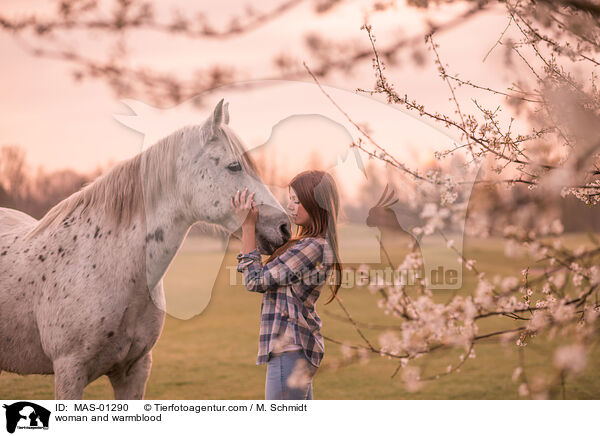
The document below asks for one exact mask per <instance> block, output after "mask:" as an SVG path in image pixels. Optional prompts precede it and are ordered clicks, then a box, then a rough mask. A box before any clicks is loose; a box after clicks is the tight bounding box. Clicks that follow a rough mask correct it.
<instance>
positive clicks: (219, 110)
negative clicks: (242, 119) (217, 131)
mask: <svg viewBox="0 0 600 436" xmlns="http://www.w3.org/2000/svg"><path fill="white" fill-rule="evenodd" d="M223 102H224V99H221V101H220V102H218V103H217V105H216V106H215V110H214V111H213V116H212V124H213V126H214V127H219V126H220V125H221V124H223V118H224V116H223Z"/></svg>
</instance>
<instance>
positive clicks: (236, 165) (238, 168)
mask: <svg viewBox="0 0 600 436" xmlns="http://www.w3.org/2000/svg"><path fill="white" fill-rule="evenodd" d="M227 169H228V170H229V171H234V172H235V171H241V170H242V166H241V165H240V163H239V162H234V163H232V164H229V165H227Z"/></svg>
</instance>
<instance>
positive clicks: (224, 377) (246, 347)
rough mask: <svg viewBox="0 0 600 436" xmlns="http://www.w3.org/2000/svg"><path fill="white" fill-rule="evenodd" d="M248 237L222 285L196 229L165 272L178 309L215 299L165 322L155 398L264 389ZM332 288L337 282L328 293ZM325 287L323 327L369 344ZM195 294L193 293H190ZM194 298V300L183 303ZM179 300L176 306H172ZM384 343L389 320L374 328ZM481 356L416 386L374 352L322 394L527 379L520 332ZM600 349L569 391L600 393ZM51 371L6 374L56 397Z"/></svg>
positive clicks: (478, 395)
mask: <svg viewBox="0 0 600 436" xmlns="http://www.w3.org/2000/svg"><path fill="white" fill-rule="evenodd" d="M567 240H568V243H570V244H571V243H572V244H579V243H582V242H584V241H585V237H584V236H582V235H573V236H568V237H567ZM237 250H238V246H237V245H235V243H233V242H232V243H231V245H230V249H229V251H228V253H227V255H226V258H225V260H224V262H223V264H222V265H221V269H220V272H219V274H218V276H217V281H216V285H215V287H214V290H213V292H212V295H208V294H206V293H203V294H202V293H200V295H199V294H197V293H196V294H195V293H194V292H195V290H196V289H197V288H198V281H201V280H202V279H203V275H204V274H207V272H206V271H203V268H206V266H204V265H205V262H203V259H205V258H206V256H207V254H206V253H203V252H202V251H201V250H200V249H199V242H198V240H195V239H193V238H188V240H187V241H186V242H185V244H184V246H183V247H182V250H181V251H180V252H179V254H178V256H177V258H176V259H175V261H174V264H173V265H172V267H171V269H170V270H169V272H168V274H167V276H166V278H165V291H166V295H167V304H168V307H169V311H170V312H171V313H177V314H178V315H179V316H180V317H181V314H184V313H187V314H188V315H191V314H193V313H194V310H196V311H200V309H201V308H204V307H205V309H204V310H203V311H202V312H201V313H200V314H199V315H197V316H193V317H191V318H190V319H187V320H183V319H178V318H176V317H173V316H167V320H166V323H165V328H164V330H163V333H162V336H161V338H160V339H159V342H158V344H157V346H156V347H155V349H154V352H153V356H154V363H153V367H152V374H151V376H150V380H149V382H148V386H147V390H146V398H148V399H264V378H265V370H266V366H257V365H255V363H254V362H255V359H256V352H257V343H258V326H259V310H260V302H261V295H260V294H254V293H250V292H248V291H246V290H245V289H244V288H243V287H242V286H241V285H237V286H230V285H229V280H230V271H229V270H228V269H227V268H226V267H227V266H228V265H229V266H234V265H236V261H235V254H236V252H237ZM465 251H466V253H467V257H474V258H476V259H477V267H478V268H479V269H480V270H481V271H486V272H487V273H488V275H492V276H493V275H494V274H511V275H514V276H517V277H520V270H521V268H522V267H523V265H524V263H523V262H524V260H522V261H521V262H519V261H518V260H507V259H505V258H504V256H503V246H502V244H501V243H500V242H499V241H495V240H467V241H466V243H465ZM474 284H475V277H474V276H473V275H472V273H470V272H468V271H466V270H465V271H464V276H463V287H462V289H461V290H459V291H458V293H459V294H466V293H468V292H470V291H472V289H473V286H474ZM328 295H329V290H326V291H325V292H324V296H328ZM340 295H341V296H342V298H343V300H344V303H345V304H346V306H347V307H348V308H349V309H350V311H351V313H352V314H353V315H354V317H355V318H356V319H357V320H358V321H361V322H370V323H376V324H380V325H381V324H385V325H389V324H390V323H394V322H395V319H393V318H390V317H386V316H384V315H383V314H382V312H381V310H380V309H378V308H377V300H378V297H377V296H375V295H371V294H370V293H369V292H368V291H367V290H366V289H364V288H353V289H342V290H340ZM436 295H437V296H438V297H439V298H440V299H441V300H446V299H448V298H449V297H451V296H452V295H453V292H450V291H440V292H439V293H437V294H436ZM324 296H322V297H321V302H320V303H319V304H318V305H317V310H318V312H319V314H320V315H321V318H322V319H323V334H324V335H326V336H329V337H332V338H335V339H338V340H343V341H348V343H353V344H360V343H361V342H360V338H359V337H358V336H357V334H356V332H354V330H353V329H352V327H351V326H350V325H349V324H348V323H346V322H344V321H341V320H340V319H339V318H338V317H339V316H341V315H342V311H341V309H340V308H339V307H337V306H336V305H335V303H332V304H330V305H328V306H323V305H322V302H324V301H325V298H324ZM186 299H189V300H186ZM186 302H187V303H189V304H188V306H189V310H188V312H185V311H184V310H183V309H182V308H184V307H185V306H186ZM171 308H174V309H173V310H171ZM511 323H515V321H511V320H506V319H493V320H492V319H489V320H487V322H486V323H485V324H480V334H481V333H485V332H487V331H491V329H492V328H494V327H497V326H505V327H506V326H511V325H518V324H511ZM365 332H366V333H367V336H368V337H369V339H370V340H371V341H372V342H373V343H374V344H378V341H377V337H378V335H379V334H380V332H381V331H380V330H371V331H365ZM325 345H326V355H325V359H324V361H323V362H324V364H325V363H326V362H327V361H329V362H332V361H334V360H335V359H338V358H339V357H340V356H341V353H340V347H339V346H338V345H336V344H333V343H329V342H326V344H325ZM462 351H463V350H447V351H438V352H435V353H434V354H432V355H430V356H426V357H423V358H422V359H419V360H418V361H417V362H418V365H419V366H420V367H421V373H422V375H423V376H425V377H427V376H428V375H433V374H436V373H438V372H443V369H444V368H446V366H447V365H449V364H452V365H455V364H456V363H457V356H458V355H459V354H460V353H461V352H462ZM475 351H476V354H477V357H476V358H475V359H468V360H467V362H466V363H465V364H464V365H463V366H462V368H461V371H460V372H459V373H453V374H450V375H448V376H444V377H441V378H440V379H439V380H434V381H429V382H426V383H425V384H424V386H423V388H422V389H421V390H420V391H418V392H416V393H410V392H407V391H406V390H405V389H404V387H403V384H402V382H401V379H400V377H399V376H396V377H394V378H391V375H392V374H393V373H394V371H395V369H396V367H397V364H398V362H397V360H390V359H388V358H383V357H380V356H378V355H372V356H371V358H370V362H369V363H368V364H367V365H360V364H354V365H351V366H346V367H343V368H340V369H337V370H335V371H334V370H332V369H330V368H328V367H327V365H324V366H323V367H322V368H321V369H319V372H318V373H317V376H316V378H315V380H314V382H313V386H314V396H315V399H517V398H519V396H518V394H517V385H516V384H515V383H513V382H512V380H511V376H512V372H513V370H514V368H516V367H517V366H519V354H518V352H517V347H516V345H515V344H514V341H511V342H510V343H508V344H503V343H501V342H500V341H499V340H498V339H494V338H491V339H489V340H488V341H487V342H484V343H478V344H477V345H476V346H475ZM524 356H525V369H526V371H527V373H528V375H529V376H531V375H534V374H539V375H544V374H549V371H550V369H551V365H552V352H551V348H550V346H549V344H548V343H547V342H546V341H545V340H544V338H543V337H538V338H535V339H534V340H532V341H531V343H530V345H528V346H527V347H526V348H525V351H524ZM599 362H600V351H599V350H597V349H596V350H594V351H593V353H592V354H591V356H590V359H589V361H588V365H587V368H586V370H585V371H584V372H583V373H582V374H580V375H578V376H577V377H576V378H567V380H566V384H565V386H566V398H567V399H598V398H600V367H599V365H598V363H599ZM52 397H53V378H52V377H51V376H38V375H29V376H19V375H15V374H7V373H2V375H0V398H2V399H23V398H27V399H52ZM84 398H85V399H111V398H112V390H111V387H110V384H109V382H108V379H107V378H106V377H102V378H100V379H98V380H96V381H95V382H93V383H92V384H91V385H89V386H88V387H87V388H86V390H85V393H84Z"/></svg>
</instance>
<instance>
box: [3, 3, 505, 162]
mask: <svg viewBox="0 0 600 436" xmlns="http://www.w3.org/2000/svg"><path fill="white" fill-rule="evenodd" d="M44 3H45V2H42V1H34V0H27V1H22V0H18V1H16V0H15V1H12V2H11V1H9V2H3V4H2V6H1V7H0V10H1V11H2V12H4V13H12V14H15V13H19V11H26V10H31V11H33V10H35V11H38V10H40V9H39V8H40V7H41V6H42V5H44ZM178 3H181V2H178ZM202 3H204V4H203V5H202V6H201V7H200V8H199V9H200V10H203V11H204V12H205V13H206V14H207V15H209V16H211V17H214V20H215V22H218V21H219V20H223V19H225V18H226V17H227V16H230V14H231V13H232V12H233V11H235V12H236V13H237V11H240V10H243V9H242V7H243V5H245V4H246V2H240V1H235V0H228V1H226V2H219V4H218V6H217V5H215V4H214V3H213V2H210V3H209V2H202ZM370 3H372V2H359V1H356V2H349V3H348V4H345V5H342V6H340V7H338V8H336V10H335V11H334V13H331V14H327V15H324V16H316V15H315V14H314V13H313V11H312V9H311V6H310V5H311V4H309V3H304V4H301V5H299V6H297V7H296V8H294V9H293V10H291V11H289V12H288V13H287V14H285V15H284V16H283V17H281V18H280V19H278V20H277V21H275V22H272V23H270V24H268V25H266V26H265V27H263V28H260V29H258V30H256V31H253V32H251V33H249V34H247V35H245V36H243V37H240V38H232V39H227V40H224V41H189V40H187V39H185V38H181V37H177V38H171V39H168V38H166V37H165V36H164V35H161V34H157V33H152V32H138V33H137V34H132V37H131V38H130V47H132V49H133V50H132V51H133V53H134V56H135V58H134V59H135V62H139V63H143V64H145V65H152V66H154V67H157V68H163V69H166V70H173V71H183V72H185V71H193V70H194V69H197V68H203V67H205V66H208V65H211V64H213V63H215V62H219V63H221V64H232V65H235V66H237V67H238V68H240V70H243V71H248V72H249V73H248V76H247V77H246V78H247V79H251V78H252V79H261V78H266V77H273V76H274V75H276V71H274V70H273V69H272V66H271V65H272V64H271V59H272V57H273V56H274V55H277V54H279V53H281V52H289V53H291V54H294V55H296V56H297V57H298V58H299V59H301V60H305V61H307V63H308V64H309V65H310V64H311V60H310V57H309V56H308V55H307V53H306V52H305V51H304V49H303V45H302V38H303V36H304V35H305V34H306V33H307V32H309V31H315V32H319V33H322V34H323V36H325V37H327V38H331V39H334V40H337V41H343V40H351V41H359V42H360V43H366V42H367V37H366V34H365V33H364V31H361V30H360V26H361V24H362V22H363V13H362V10H364V9H365V8H366V7H367V6H368V5H369V4H370ZM45 4H46V5H47V3H45ZM171 4H172V3H169V5H171ZM270 4H278V2H276V1H275V2H264V7H265V8H267V7H268V6H269V5H270ZM262 5H263V3H262V2H261V7H263V6H262ZM46 7H47V6H46ZM458 7H459V8H460V5H459V6H458ZM168 8H171V6H169V7H168ZM168 8H166V7H165V9H166V10H167V11H168V10H169V9H168ZM452 10H454V11H455V10H456V6H455V5H454V6H444V7H442V8H441V9H436V8H432V9H431V10H430V12H429V16H430V17H434V18H435V19H444V17H445V16H447V15H448V13H449V11H452ZM7 11H8V12H7ZM424 17H425V14H424V12H422V11H419V10H416V9H414V8H405V7H398V9H397V10H396V11H391V12H388V13H386V14H383V15H382V14H379V15H376V16H374V17H373V20H372V21H371V23H372V24H373V27H374V31H375V32H376V34H377V37H378V43H379V44H380V45H381V46H384V45H385V42H386V41H388V40H389V36H390V35H391V34H393V32H397V31H398V30H399V29H402V31H403V32H404V33H405V34H406V35H407V36H410V35H413V34H418V32H421V31H422V28H423V25H422V23H423V18H424ZM506 23H507V19H506V17H505V16H504V14H503V13H502V12H501V11H495V12H494V11H492V12H486V13H484V14H482V15H481V16H480V17H479V18H476V19H473V20H471V21H469V22H467V23H465V24H463V25H462V26H461V27H459V28H457V29H455V30H452V31H450V32H446V33H443V34H440V35H439V36H437V37H436V41H437V43H438V44H440V45H441V48H440V54H441V55H442V56H443V58H444V60H445V62H448V63H450V65H451V68H450V71H452V72H460V73H461V77H463V78H469V79H472V80H473V81H474V82H479V83H484V84H486V86H492V87H500V88H501V87H503V86H504V87H506V86H508V85H510V83H506V77H505V76H504V74H503V73H502V68H501V65H502V62H503V52H502V51H501V48H499V49H496V50H497V51H496V52H495V53H494V54H493V55H492V56H490V57H489V58H488V59H487V61H486V62H485V63H483V62H482V59H483V58H484V56H485V54H486V52H487V51H488V50H489V49H490V48H491V47H492V46H493V44H494V43H495V41H496V39H497V38H498V36H499V35H500V33H501V32H502V30H503V29H504V27H505V26H506ZM77 41H78V46H81V47H84V48H85V49H86V51H87V52H93V50H97V49H98V47H99V44H98V43H97V42H93V41H86V40H85V38H81V39H77ZM0 55H1V56H2V59H4V60H5V62H3V69H2V70H3V71H2V81H1V82H0V95H2V99H0V114H1V116H0V146H1V145H4V144H19V145H21V146H22V147H24V148H25V149H26V150H27V159H28V162H29V163H30V164H32V165H33V166H34V167H35V166H37V165H43V166H45V167H46V168H49V169H57V168H63V167H72V168H75V169H78V170H81V171H89V170H92V169H94V168H96V167H97V166H98V165H102V166H106V165H107V163H108V162H109V161H110V160H113V161H119V160H123V159H127V158H129V157H132V156H134V155H135V154H136V153H138V152H139V151H140V150H141V149H142V144H143V137H142V135H141V134H140V133H138V132H136V131H134V130H132V129H129V128H127V127H125V126H123V125H122V124H120V123H119V122H118V121H116V120H115V118H114V115H115V114H128V113H130V112H129V111H128V110H127V108H126V107H125V106H124V105H123V104H122V103H120V101H119V100H120V99H119V98H118V97H116V96H115V95H114V93H113V92H112V90H111V89H109V88H108V86H106V85H105V84H104V83H102V82H99V81H91V80H90V81H85V82H83V83H75V82H73V80H72V79H71V77H72V75H71V73H72V69H71V67H70V66H69V65H66V64H64V63H62V62H60V61H55V60H48V59H40V58H35V57H33V56H31V55H29V54H27V53H26V52H25V51H23V50H22V49H21V48H20V47H19V45H18V44H16V43H15V41H14V40H13V38H12V37H11V36H10V35H8V34H6V33H0ZM410 55H411V51H404V52H401V60H402V64H403V66H402V67H401V68H390V69H388V76H389V78H390V79H391V80H392V81H393V82H394V83H395V84H396V89H397V90H398V91H399V92H400V93H401V94H404V93H408V94H409V95H410V96H412V97H414V98H416V99H417V100H419V101H420V102H421V103H424V104H425V105H427V106H428V107H430V108H431V109H432V110H437V111H447V112H451V110H452V109H451V105H450V103H449V102H448V95H449V94H448V91H447V87H446V84H445V83H443V82H442V81H441V80H440V79H439V78H438V77H437V76H436V70H435V68H434V65H433V63H432V62H429V63H428V65H427V67H426V68H425V69H420V68H418V67H417V66H416V65H415V64H414V62H412V61H410ZM373 81H374V80H373V73H372V70H371V67H370V62H365V63H364V65H363V66H361V67H360V68H359V69H357V72H356V74H355V75H354V76H350V77H345V76H342V75H339V74H338V75H334V76H332V77H330V78H327V79H326V80H324V83H325V84H327V85H329V86H331V87H334V88H339V89H345V90H348V91H353V90H354V89H355V88H357V87H363V88H369V87H371V86H372V84H373ZM302 89H304V88H302V86H300V85H298V86H297V85H294V84H291V85H290V86H289V87H288V88H286V90H284V91H276V92H275V93H274V92H271V91H269V90H268V89H267V90H266V91H265V92H264V93H262V94H261V93H260V92H255V93H254V94H253V95H252V97H247V96H246V97H245V96H244V95H240V94H236V93H229V92H222V93H221V92H217V93H214V94H213V96H212V97H211V98H212V100H214V102H216V101H217V100H218V99H219V98H220V97H221V96H224V97H226V98H227V99H228V100H231V101H232V104H231V111H232V126H233V127H234V129H236V131H238V133H239V134H240V136H241V137H242V139H243V140H244V141H245V142H246V144H248V145H249V146H250V147H253V146H256V145H258V144H261V143H263V142H264V141H266V140H268V139H269V134H270V129H271V128H272V125H273V124H271V125H269V123H271V122H272V123H275V122H277V121H279V120H281V119H282V118H285V117H286V116H289V115H291V113H290V110H299V109H297V107H298V106H297V105H296V103H298V102H300V101H302V99H303V98H305V96H304V93H303V91H302ZM278 92H281V93H282V94H280V95H285V96H286V98H288V99H289V100H290V101H292V102H293V103H294V104H292V105H291V106H290V105H288V104H284V103H283V102H279V103H278V101H277V96H278V94H277V93H278ZM268 95H270V96H268ZM471 96H472V93H471V92H470V91H469V92H468V93H467V92H464V93H462V96H461V95H460V90H459V97H464V98H466V103H465V104H469V100H468V98H470V97H471ZM244 99H245V100H244ZM208 100H209V103H210V104H213V101H212V100H211V99H208ZM234 101H237V102H239V103H237V107H236V104H234ZM501 101H502V100H497V103H500V102H501ZM315 104H316V105H317V106H314V105H313V106H310V105H309V106H306V107H307V108H308V109H307V110H308V111H309V112H308V113H310V112H314V113H319V112H321V109H322V111H325V112H326V111H331V107H330V106H329V105H328V104H327V103H326V101H325V100H323V101H321V102H317V103H315ZM267 105H268V107H269V110H268V111H267V110H266V109H265V108H266V106H267ZM363 106H364V104H363V97H360V98H356V99H348V100H347V101H346V102H345V109H347V110H348V111H349V113H351V114H353V115H354V116H356V117H357V118H358V119H357V121H363V122H368V123H375V124H376V123H377V121H378V120H379V121H381V119H382V118H385V117H389V120H388V121H389V122H387V124H386V123H383V124H382V127H381V129H380V131H378V132H376V135H378V136H377V138H378V140H379V141H381V142H382V143H384V144H387V145H389V146H390V147H391V148H392V150H394V151H397V152H398V153H399V155H400V156H402V157H407V159H409V160H412V163H415V165H417V164H423V163H424V162H427V161H430V160H431V152H432V150H433V149H435V148H439V147H440V146H447V145H448V143H449V142H451V139H448V138H447V137H445V136H444V135H441V134H440V132H439V127H436V126H433V127H432V125H428V124H425V123H423V122H422V121H419V120H418V119H416V118H415V117H414V116H413V115H407V114H405V113H402V112H393V113H392V114H391V115H389V114H388V115H377V116H376V117H374V118H373V119H369V117H370V114H371V113H372V112H369V113H365V112H364V111H361V107H363ZM315 107H318V108H319V109H318V110H317V109H314V108H315ZM255 108H256V109H255ZM294 108H296V109H294ZM207 109H208V108H207ZM257 112H259V113H260V114H263V113H264V114H266V113H267V112H268V113H269V115H268V116H266V115H265V116H264V117H263V118H260V117H259V118H257V116H256V113H257ZM333 112H335V111H332V112H331V113H333ZM388 112H389V111H388ZM386 113H387V112H386ZM382 114H383V112H382ZM207 115H208V113H207V112H206V111H204V112H202V111H199V112H198V121H201V120H203V119H204V118H205V117H206V116H207ZM258 119H260V121H257V120H258ZM176 127H178V126H174V128H176ZM351 133H352V132H351ZM439 138H444V139H443V140H440V139H439ZM394 147H396V148H394ZM294 149H295V147H294V146H293V145H292V144H290V151H294ZM282 158H283V159H286V157H285V156H282ZM287 159H288V160H289V157H288V158H287Z"/></svg>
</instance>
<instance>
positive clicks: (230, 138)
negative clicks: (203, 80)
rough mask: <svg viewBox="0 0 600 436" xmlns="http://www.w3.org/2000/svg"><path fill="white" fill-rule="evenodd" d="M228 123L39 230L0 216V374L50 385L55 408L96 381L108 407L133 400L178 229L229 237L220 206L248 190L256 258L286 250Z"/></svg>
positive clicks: (120, 173)
mask: <svg viewBox="0 0 600 436" xmlns="http://www.w3.org/2000/svg"><path fill="white" fill-rule="evenodd" d="M228 122H229V115H228V111H227V105H225V106H223V101H221V102H219V103H218V104H217V106H216V107H215V109H214V112H213V114H212V115H211V117H209V119H208V120H207V121H206V122H205V123H204V124H203V125H194V126H188V127H185V128H183V129H180V130H178V131H176V132H174V133H172V134H171V135H169V136H168V137H166V138H164V139H162V140H161V141H159V142H158V143H156V144H155V145H153V146H152V147H150V148H149V149H147V150H145V151H143V152H142V153H140V154H138V155H137V156H135V157H133V158H132V159H129V160H127V161H124V162H122V163H120V164H118V165H117V166H116V167H115V168H113V169H112V170H111V171H110V172H108V173H107V174H105V175H103V176H101V177H99V178H98V179H97V180H96V181H94V182H93V183H91V184H89V185H87V186H85V187H84V188H82V189H81V190H80V191H78V192H76V193H74V194H73V195H71V196H70V197H68V198H67V199H65V200H63V201H62V202H60V203H59V204H58V205H56V206H55V207H53V208H52V209H51V210H50V211H49V212H48V213H47V214H46V215H45V216H44V217H43V218H42V219H41V220H40V221H36V220H35V219H33V218H32V217H30V216H29V215H26V214H24V213H22V212H19V211H16V210H13V209H6V208H0V371H1V370H5V371H9V372H15V373H19V374H54V383H55V389H54V396H55V398H56V399H81V398H82V395H83V390H84V388H85V386H87V385H88V384H89V383H91V382H92V381H93V380H95V379H97V378H98V377H100V376H102V375H107V376H108V377H109V379H110V382H111V384H112V386H113V389H114V394H115V398H116V399H141V398H143V396H144V393H145V389H146V382H147V380H148V376H149V374H150V367H151V362H152V348H153V347H154V345H155V343H156V341H157V340H158V337H159V336H160V333H161V330H162V327H163V323H164V319H165V300H164V292H163V282H162V278H163V276H164V274H165V272H166V271H167V268H168V267H169V264H170V263H171V261H172V260H173V258H174V257H175V254H176V253H177V250H178V249H179V247H180V246H181V245H182V243H183V240H184V239H185V236H186V234H187V232H188V230H189V228H190V227H191V226H192V225H193V224H194V223H197V222H201V223H205V224H207V225H208V226H213V227H216V228H219V229H221V230H224V231H226V232H229V233H236V232H238V231H239V227H240V225H239V222H238V221H237V219H236V217H235V214H234V213H233V212H232V209H231V206H230V203H229V199H230V198H231V197H232V196H233V195H234V194H235V192H236V191H237V190H238V189H239V190H241V189H243V188H246V187H248V188H249V190H250V191H255V192H256V195H255V200H256V203H257V205H258V209H259V213H260V215H259V221H258V223H257V230H256V231H257V234H256V238H257V244H258V247H259V249H260V251H261V252H262V253H265V254H268V253H271V252H272V251H273V250H274V249H275V247H277V246H279V245H281V244H283V243H284V242H285V241H286V240H287V239H289V237H290V232H289V228H290V223H289V220H288V218H287V215H286V214H285V212H284V210H283V208H282V207H281V205H280V204H279V203H278V202H277V200H276V199H275V198H274V197H273V195H272V194H271V192H270V191H269V190H268V189H267V188H266V186H265V185H264V184H263V183H262V182H261V180H260V179H258V178H257V176H256V172H255V171H254V166H253V165H252V162H251V161H250V160H248V159H247V158H246V157H245V156H244V149H243V146H242V145H241V142H240V140H239V139H238V137H237V136H236V135H235V133H234V132H233V131H232V130H231V129H230V128H229V126H228V125H227V124H228ZM197 279H198V280H202V277H200V276H199V277H197Z"/></svg>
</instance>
